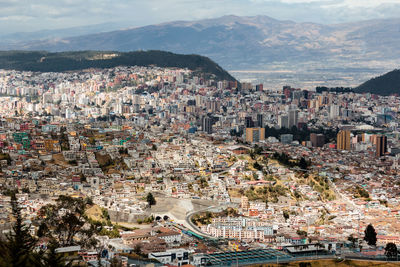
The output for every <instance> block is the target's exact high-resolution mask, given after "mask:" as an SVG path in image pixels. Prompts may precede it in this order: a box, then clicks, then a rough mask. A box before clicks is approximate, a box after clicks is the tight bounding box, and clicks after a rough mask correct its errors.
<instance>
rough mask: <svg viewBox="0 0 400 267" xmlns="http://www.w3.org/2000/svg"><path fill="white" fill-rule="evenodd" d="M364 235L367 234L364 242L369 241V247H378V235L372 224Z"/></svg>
mask: <svg viewBox="0 0 400 267" xmlns="http://www.w3.org/2000/svg"><path fill="white" fill-rule="evenodd" d="M364 234H365V236H364V240H365V241H367V243H368V245H370V246H376V241H377V238H376V235H377V234H376V231H375V228H374V227H373V226H372V224H369V225H368V226H367V228H366V229H365V231H364Z"/></svg>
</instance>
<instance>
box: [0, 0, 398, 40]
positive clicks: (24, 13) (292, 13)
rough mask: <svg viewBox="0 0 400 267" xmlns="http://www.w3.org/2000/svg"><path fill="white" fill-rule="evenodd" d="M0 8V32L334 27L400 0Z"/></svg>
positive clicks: (2, 1)
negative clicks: (226, 22) (292, 24)
mask: <svg viewBox="0 0 400 267" xmlns="http://www.w3.org/2000/svg"><path fill="white" fill-rule="evenodd" d="M0 7H1V8H0V19H1V21H2V23H0V33H7V32H16V31H33V30H40V29H48V28H53V29H54V28H65V27H73V26H80V25H89V24H98V23H104V22H112V21H113V22H118V23H121V25H123V26H124V27H127V26H142V25H147V24H156V23H161V22H166V21H173V20H196V19H203V18H212V17H219V16H223V15H230V14H234V15H239V16H254V15H267V16H271V17H274V18H276V19H282V20H288V19H290V20H295V21H312V22H319V23H338V22H347V21H350V20H363V19H364V20H365V19H370V18H385V17H389V16H396V12H395V11H397V10H400V0H202V1H200V0H84V1H82V0H0ZM399 14H400V13H399ZM397 16H399V15H397Z"/></svg>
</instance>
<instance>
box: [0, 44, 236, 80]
mask: <svg viewBox="0 0 400 267" xmlns="http://www.w3.org/2000/svg"><path fill="white" fill-rule="evenodd" d="M150 65H156V66H158V67H178V68H188V69H190V70H193V71H195V72H198V73H199V74H202V75H206V76H215V77H216V79H218V80H229V81H236V80H235V78H233V77H232V76H231V75H230V74H229V73H228V72H226V71H225V70H224V69H222V68H221V67H220V66H219V65H218V64H216V63H215V62H213V61H212V60H210V59H209V58H207V57H203V56H198V55H178V54H174V53H171V52H164V51H136V52H126V53H122V52H113V51H109V52H105V51H80V52H59V53H50V52H42V51H1V52H0V69H14V70H21V71H40V72H62V71H72V70H83V69H88V68H113V67H117V66H150Z"/></svg>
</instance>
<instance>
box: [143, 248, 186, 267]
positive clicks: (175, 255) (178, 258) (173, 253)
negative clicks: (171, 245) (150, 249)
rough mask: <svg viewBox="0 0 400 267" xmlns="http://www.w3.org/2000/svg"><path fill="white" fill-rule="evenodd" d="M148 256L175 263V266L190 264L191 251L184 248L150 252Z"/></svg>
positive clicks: (164, 262)
mask: <svg viewBox="0 0 400 267" xmlns="http://www.w3.org/2000/svg"><path fill="white" fill-rule="evenodd" d="M148 257H149V259H156V260H158V261H159V262H161V263H163V264H174V265H175V266H182V265H186V264H189V251H188V250H186V249H182V248H179V249H169V250H167V251H165V252H155V253H149V254H148Z"/></svg>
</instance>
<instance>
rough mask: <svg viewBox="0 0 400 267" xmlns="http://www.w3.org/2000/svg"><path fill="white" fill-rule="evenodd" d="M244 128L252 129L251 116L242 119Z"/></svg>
mask: <svg viewBox="0 0 400 267" xmlns="http://www.w3.org/2000/svg"><path fill="white" fill-rule="evenodd" d="M244 126H245V127H246V128H253V127H254V122H253V118H252V117H251V116H248V117H245V118H244Z"/></svg>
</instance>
